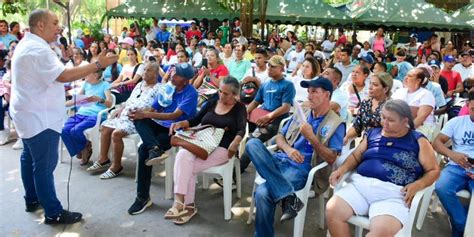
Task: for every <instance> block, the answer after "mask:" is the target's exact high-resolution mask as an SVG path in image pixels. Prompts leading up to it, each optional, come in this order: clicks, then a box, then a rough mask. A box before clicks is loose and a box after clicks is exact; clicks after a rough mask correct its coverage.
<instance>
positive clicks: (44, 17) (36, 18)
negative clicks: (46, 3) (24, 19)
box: [28, 9, 53, 31]
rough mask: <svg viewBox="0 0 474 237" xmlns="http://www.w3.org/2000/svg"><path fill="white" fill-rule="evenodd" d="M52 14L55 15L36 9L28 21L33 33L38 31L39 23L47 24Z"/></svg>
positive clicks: (45, 10)
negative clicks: (35, 30)
mask: <svg viewBox="0 0 474 237" xmlns="http://www.w3.org/2000/svg"><path fill="white" fill-rule="evenodd" d="M51 14H53V13H52V12H51V11H49V10H47V9H36V10H34V11H32V12H31V14H30V17H29V19H28V25H29V26H30V29H31V31H34V29H36V27H37V26H38V23H39V22H43V23H46V22H47V21H48V19H49V16H50V15H51Z"/></svg>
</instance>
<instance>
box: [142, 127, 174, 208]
mask: <svg viewBox="0 0 474 237" xmlns="http://www.w3.org/2000/svg"><path fill="white" fill-rule="evenodd" d="M134 124H135V128H136V130H137V132H138V134H139V135H140V138H141V139H142V141H143V143H142V144H141V145H140V147H139V148H138V174H137V197H138V198H139V199H141V200H146V199H148V198H149V197H150V183H151V172H152V169H153V167H152V166H147V165H145V160H146V159H148V151H149V150H150V149H152V148H153V147H155V146H158V147H159V148H160V149H161V150H163V151H166V150H168V149H170V148H171V145H170V138H171V136H169V135H168V134H169V128H167V127H163V126H161V125H159V124H157V123H156V122H154V121H153V120H151V119H142V120H137V121H135V122H134Z"/></svg>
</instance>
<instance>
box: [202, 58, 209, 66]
mask: <svg viewBox="0 0 474 237" xmlns="http://www.w3.org/2000/svg"><path fill="white" fill-rule="evenodd" d="M203 66H204V67H208V66H207V58H203V59H202V63H201V67H203Z"/></svg>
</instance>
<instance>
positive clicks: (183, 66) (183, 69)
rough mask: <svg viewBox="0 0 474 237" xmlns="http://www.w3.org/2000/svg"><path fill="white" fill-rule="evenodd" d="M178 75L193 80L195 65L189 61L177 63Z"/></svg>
mask: <svg viewBox="0 0 474 237" xmlns="http://www.w3.org/2000/svg"><path fill="white" fill-rule="evenodd" d="M175 68H176V75H178V76H180V77H184V78H185V79H186V80H191V79H192V78H193V77H194V70H193V67H192V66H191V65H190V64H189V63H178V64H176V65H175Z"/></svg>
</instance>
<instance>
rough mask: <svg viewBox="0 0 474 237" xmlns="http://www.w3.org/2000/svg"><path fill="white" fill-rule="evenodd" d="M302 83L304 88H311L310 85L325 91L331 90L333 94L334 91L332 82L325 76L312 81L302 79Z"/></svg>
mask: <svg viewBox="0 0 474 237" xmlns="http://www.w3.org/2000/svg"><path fill="white" fill-rule="evenodd" d="M300 85H301V87H303V88H309V87H314V88H321V89H323V90H325V91H329V93H331V95H332V91H333V86H332V82H331V81H330V80H329V79H327V78H325V77H317V78H315V79H313V80H311V81H302V82H301V83H300Z"/></svg>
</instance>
